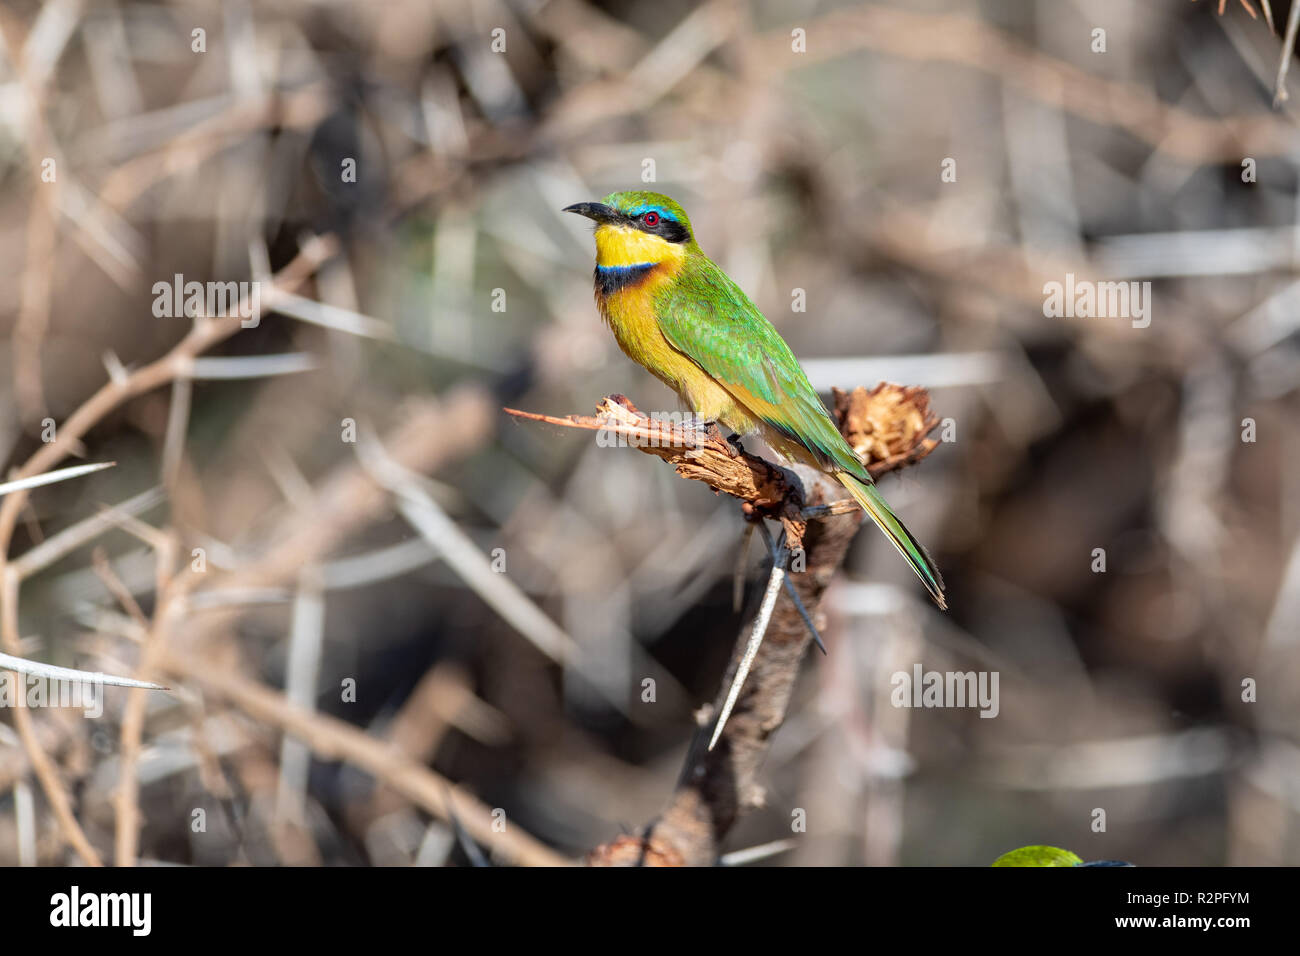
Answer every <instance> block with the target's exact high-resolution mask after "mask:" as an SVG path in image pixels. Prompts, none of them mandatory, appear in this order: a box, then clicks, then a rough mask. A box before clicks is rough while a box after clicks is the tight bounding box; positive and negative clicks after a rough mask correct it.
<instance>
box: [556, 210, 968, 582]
mask: <svg viewBox="0 0 1300 956" xmlns="http://www.w3.org/2000/svg"><path fill="white" fill-rule="evenodd" d="M564 211H565V212H573V213H577V214H578V215H580V216H586V217H587V218H588V219H591V220H593V221H594V222H595V223H596V307H597V308H598V309H599V310H600V314H601V317H602V318H604V320H605V322H606V323H607V324H608V325H609V327H610V329H612V330H613V332H614V337H615V338H616V339H618V344H619V347H621V348H622V349H623V351H624V352H625V353H627V356H628V358H630V359H632V361H634V362H636V363H637V364H639V365H642V366H644V367H645V368H646V369H648V370H649V371H650V372H651V373H653V374H654V375H655V377H656V378H658V379H659V380H660V381H662V382H663V383H664V384H665V385H667V386H668V387H669V388H671V389H672V390H673V391H675V392H676V393H677V394H678V395H679V396H681V398H682V400H683V401H684V402H685V403H686V404H687V405H688V406H690V408H691V409H692V410H694V412H695V413H696V414H697V415H699V416H701V417H702V418H704V419H705V420H707V421H713V422H718V423H721V424H722V425H724V426H726V427H727V428H730V429H731V430H732V431H734V432H736V433H738V434H741V435H747V434H751V433H755V432H757V433H758V434H759V435H760V436H761V437H762V438H763V439H764V440H765V441H766V442H767V444H768V445H770V446H771V447H772V448H773V449H775V450H776V451H777V452H779V453H780V454H782V455H784V456H785V457H786V458H788V459H790V460H792V461H798V462H803V463H804V464H807V465H811V466H813V467H814V468H818V469H820V470H821V471H823V472H825V473H826V474H828V475H832V476H834V477H835V478H836V479H837V480H838V481H839V482H840V483H841V484H842V485H843V486H844V487H845V488H846V489H847V490H848V493H849V494H850V495H852V496H853V499H854V500H855V501H856V502H857V503H858V504H859V505H860V506H861V507H862V510H863V511H865V512H866V513H867V514H868V515H869V516H870V517H871V520H872V521H874V522H875V523H876V525H877V526H878V527H879V528H880V530H881V531H883V532H884V533H885V536H886V537H887V538H889V540H890V541H891V542H892V543H893V545H894V547H895V548H897V549H898V552H899V553H900V554H901V555H902V556H903V557H904V558H905V559H906V560H907V563H908V564H909V565H911V568H912V570H913V571H915V572H916V576H917V577H919V578H920V579H921V583H922V584H924V585H925V587H926V590H928V591H929V592H930V596H931V597H933V598H934V600H935V602H936V603H937V604H938V605H939V606H940V607H947V604H946V603H945V601H944V595H943V578H942V577H940V575H939V569H938V568H937V567H935V564H934V561H933V560H932V559H931V558H930V556H929V554H927V553H926V550H925V548H923V547H922V546H921V544H920V543H919V542H918V541H917V540H916V539H915V538H914V537H912V534H911V532H909V531H908V530H907V528H906V527H904V526H903V523H902V522H901V521H899V520H898V518H897V517H896V516H895V515H894V513H893V512H892V511H890V510H889V505H887V504H886V503H885V499H884V498H883V497H882V496H881V494H880V492H879V491H878V490H877V489H876V486H875V483H874V482H873V481H872V479H871V475H870V474H869V473H868V472H867V469H866V467H865V466H864V465H863V464H862V461H861V459H859V458H858V456H857V454H856V453H855V452H854V451H853V448H852V447H851V446H850V445H849V443H848V442H847V441H845V439H844V436H842V435H841V434H840V432H839V429H838V428H836V427H835V423H834V422H833V421H831V417H830V415H829V414H828V413H827V411H826V407H825V406H824V405H823V404H822V402H821V399H820V398H818V396H817V392H816V391H815V390H814V389H813V387H812V385H811V384H810V383H809V382H808V376H807V375H806V374H805V373H804V370H803V368H801V367H800V365H799V360H798V359H796V358H795V357H794V353H793V352H791V351H790V346H788V345H786V343H785V340H784V339H782V338H781V336H780V334H779V333H778V332H777V331H776V329H775V328H773V326H772V323H771V322H769V321H768V320H767V319H766V318H764V316H763V314H762V313H761V312H759V311H758V309H757V307H755V305H754V303H753V302H751V301H749V298H748V296H746V295H745V293H744V292H742V291H741V290H740V287H739V286H738V285H736V283H734V282H732V281H731V279H730V278H728V276H727V274H726V273H725V272H723V271H722V270H721V269H720V268H718V266H717V265H715V264H714V262H713V261H712V260H711V259H710V258H709V257H708V256H706V255H705V254H704V253H703V252H702V251H701V250H700V247H699V244H698V243H697V242H696V241H695V233H694V231H693V230H692V229H691V222H690V220H689V219H687V218H686V213H685V211H683V209H682V207H681V206H679V205H678V204H677V203H675V202H674V201H673V200H671V199H669V198H668V197H667V196H664V195H661V194H659V193H652V192H617V193H611V194H610V195H608V196H606V197H605V198H604V199H603V200H602V201H601V202H581V203H577V204H575V205H572V206H567V207H566V208H565V209H564Z"/></svg>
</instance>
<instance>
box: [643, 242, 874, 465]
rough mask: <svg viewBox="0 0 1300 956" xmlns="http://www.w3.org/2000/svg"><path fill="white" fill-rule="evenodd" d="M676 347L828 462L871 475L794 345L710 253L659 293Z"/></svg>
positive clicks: (664, 323)
mask: <svg viewBox="0 0 1300 956" xmlns="http://www.w3.org/2000/svg"><path fill="white" fill-rule="evenodd" d="M655 314H656V315H657V316H658V320H659V327H660V329H661V330H662V331H663V333H664V335H665V336H666V337H667V339H668V341H669V342H670V343H672V345H673V347H674V348H676V349H677V350H678V351H680V352H682V353H683V354H685V355H686V356H688V357H689V358H691V359H692V360H693V361H694V362H695V363H696V364H697V365H699V366H700V368H702V369H704V371H706V372H708V373H709V375H711V376H712V377H713V378H714V379H716V380H717V381H718V382H719V384H721V385H722V386H723V387H724V388H725V389H727V391H729V392H731V393H732V395H733V396H734V397H735V398H736V400H737V401H739V402H740V403H741V404H742V405H744V406H745V407H746V408H748V409H749V410H750V411H751V412H753V413H754V414H755V415H757V416H758V417H759V418H761V419H762V420H763V421H765V422H766V423H767V424H768V425H770V426H772V427H773V428H776V429H778V430H779V431H781V432H783V433H784V434H786V435H788V436H789V437H791V438H793V439H795V440H797V441H798V442H800V443H801V444H802V445H803V446H804V447H805V448H807V449H808V450H809V451H811V452H812V453H813V454H815V455H816V456H817V457H818V458H820V459H821V460H822V461H823V462H824V463H825V464H826V465H828V466H831V467H834V468H836V469H843V470H844V471H847V472H849V473H851V474H853V475H855V476H857V477H859V478H861V479H863V480H865V481H868V482H869V481H870V480H871V478H870V477H869V475H868V474H867V470H866V469H865V468H864V467H863V466H862V462H861V461H860V460H859V459H858V456H857V455H856V454H854V452H853V449H852V448H851V447H849V443H848V442H846V441H845V440H844V437H843V436H842V435H841V434H840V433H839V429H837V428H836V427H835V423H834V422H832V421H831V417H830V415H829V414H828V413H827V411H826V407H825V406H824V405H823V404H822V402H821V399H820V398H818V397H817V392H816V391H815V390H814V389H813V387H812V385H811V384H810V383H809V381H808V376H807V375H805V374H804V370H803V369H802V368H801V367H800V365H799V360H798V359H797V358H795V357H794V353H793V352H791V351H790V346H788V345H786V344H785V340H784V339H782V338H781V335H780V333H779V332H777V330H776V329H775V328H774V327H773V326H772V323H771V322H769V321H768V320H767V319H766V318H764V316H763V313H761V312H759V311H758V308H757V307H756V306H755V305H754V303H753V302H751V301H749V297H748V296H746V295H745V293H744V292H742V291H741V289H740V286H738V285H736V283H734V282H732V281H731V279H730V278H728V276H727V274H726V273H725V272H723V271H722V270H721V269H719V268H718V267H717V266H716V265H714V264H713V263H712V262H711V261H710V260H708V259H707V258H705V257H703V256H700V257H698V258H694V259H692V261H690V262H688V263H687V265H686V266H685V268H684V269H683V270H682V274H681V275H680V276H679V277H678V279H677V281H676V282H673V283H669V284H667V285H666V286H665V287H664V288H663V289H662V290H661V291H660V292H659V293H658V295H657V297H656V300H655Z"/></svg>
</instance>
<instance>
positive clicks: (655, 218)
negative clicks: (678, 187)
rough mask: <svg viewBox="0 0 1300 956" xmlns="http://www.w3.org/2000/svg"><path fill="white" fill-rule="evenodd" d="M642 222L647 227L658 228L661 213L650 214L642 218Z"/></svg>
mask: <svg viewBox="0 0 1300 956" xmlns="http://www.w3.org/2000/svg"><path fill="white" fill-rule="evenodd" d="M641 221H642V222H644V223H645V224H646V225H647V226H657V225H659V213H657V212H648V213H646V214H645V215H643V216H642V217H641Z"/></svg>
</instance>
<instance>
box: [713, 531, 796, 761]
mask: <svg viewBox="0 0 1300 956" xmlns="http://www.w3.org/2000/svg"><path fill="white" fill-rule="evenodd" d="M764 531H766V529H764ZM788 557H789V553H788V552H787V551H786V550H785V536H784V535H782V537H781V547H780V548H779V549H778V551H777V554H776V559H775V560H774V561H773V562H772V576H771V577H770V578H768V580H767V590H766V591H764V592H763V603H762V604H761V605H759V608H758V617H756V618H754V627H753V629H752V630H751V631H750V632H749V643H748V644H747V645H746V647H745V655H744V657H742V658H741V659H740V665H739V666H738V667H737V668H736V674H735V676H734V677H732V679H731V688H730V689H729V690H728V691H727V702H726V703H725V704H723V705H722V713H721V714H719V715H718V723H717V724H716V726H714V728H713V739H712V740H710V741H709V750H710V751H712V750H713V748H714V747H715V746H716V745H717V743H718V738H719V737H721V736H722V728H724V727H726V726H727V719H728V718H729V717H730V716H731V711H732V708H734V707H735V706H736V700H737V699H738V698H739V697H740V688H741V687H742V686H744V683H745V678H746V677H747V676H748V675H749V669H750V667H751V666H753V664H754V658H755V657H756V656H757V655H758V649H759V647H761V646H762V644H763V635H764V634H766V633H767V626H768V624H770V623H771V621H772V611H773V609H774V608H775V607H776V596H777V594H778V593H779V592H780V590H781V582H782V581H783V580H784V579H785V562H786V559H787V558H788Z"/></svg>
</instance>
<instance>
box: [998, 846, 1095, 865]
mask: <svg viewBox="0 0 1300 956" xmlns="http://www.w3.org/2000/svg"><path fill="white" fill-rule="evenodd" d="M1082 862H1083V860H1082V859H1080V858H1079V857H1078V856H1076V855H1075V854H1073V853H1071V852H1070V851H1069V850H1062V849H1061V848H1060V847H1058V846H1022V847H1021V848H1020V849H1018V850H1011V851H1010V852H1009V853H1003V854H1002V855H1001V856H1000V857H998V858H997V859H996V860H994V861H993V865H994V866H1078V865H1079V864H1080V863H1082Z"/></svg>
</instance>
